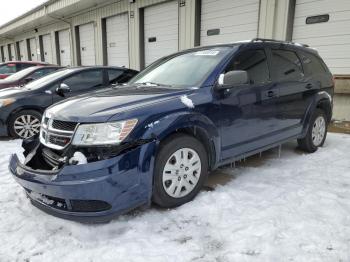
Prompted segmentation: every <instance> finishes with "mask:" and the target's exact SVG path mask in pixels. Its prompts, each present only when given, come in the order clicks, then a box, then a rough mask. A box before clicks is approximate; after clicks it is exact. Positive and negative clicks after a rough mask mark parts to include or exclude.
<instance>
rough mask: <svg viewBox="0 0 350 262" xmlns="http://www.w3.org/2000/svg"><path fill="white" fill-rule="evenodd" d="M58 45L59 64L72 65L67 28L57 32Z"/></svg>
mask: <svg viewBox="0 0 350 262" xmlns="http://www.w3.org/2000/svg"><path fill="white" fill-rule="evenodd" d="M58 45H59V52H60V61H61V66H70V65H72V58H71V51H70V50H71V46H70V35H69V30H62V31H59V32H58Z"/></svg>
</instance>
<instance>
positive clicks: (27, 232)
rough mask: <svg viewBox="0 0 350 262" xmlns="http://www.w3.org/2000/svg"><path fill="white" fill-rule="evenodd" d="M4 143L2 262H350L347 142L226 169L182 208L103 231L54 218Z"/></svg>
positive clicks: (0, 154)
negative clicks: (17, 174) (37, 201)
mask: <svg viewBox="0 0 350 262" xmlns="http://www.w3.org/2000/svg"><path fill="white" fill-rule="evenodd" d="M19 145H20V143H19V142H17V141H12V142H0V146H1V149H2V150H0V187H1V189H0V261H1V262H7V261H31V262H35V261H57V258H59V260H61V261H72V262H73V261H74V262H75V261H84V262H85V261H135V262H138V261H151V262H152V261H159V262H164V261H167V262H168V261H169V262H173V261H174V262H175V261H176V262H177V261H179V262H186V261H200V262H202V261H208V262H209V261H210V262H211V261H223V262H224V261H350V254H349V246H350V158H349V155H350V136H349V135H338V134H329V136H328V138H327V141H326V144H325V147H324V148H322V149H321V150H319V151H317V152H316V153H314V154H303V153H301V152H299V151H297V150H295V144H294V143H292V144H288V145H286V146H284V150H283V151H282V156H281V158H279V159H278V158H277V152H276V151H274V152H272V153H273V154H272V156H273V158H272V159H271V158H269V159H267V158H266V155H268V154H267V153H264V154H263V157H264V158H263V159H262V160H261V161H260V163H259V164H258V165H253V166H252V165H249V161H248V163H246V164H245V165H243V166H241V167H239V168H236V169H225V170H220V171H218V172H216V173H222V172H224V173H226V174H228V175H230V176H231V177H232V179H231V180H230V182H228V183H227V184H226V185H224V186H218V187H217V188H216V189H215V190H214V191H210V192H205V191H203V192H201V193H200V194H199V196H198V197H197V198H196V199H195V200H194V201H192V202H191V203H188V204H186V205H184V206H182V207H179V208H176V209H172V210H161V209H158V208H156V207H153V208H151V209H149V210H146V211H137V212H133V213H132V214H128V215H125V216H121V217H119V218H118V219H116V220H114V221H112V222H110V223H108V224H103V225H85V224H79V223H75V222H70V221H66V220H61V219H58V218H55V217H52V216H50V215H47V214H45V213H43V212H41V211H40V210H38V209H36V208H35V207H33V206H31V205H30V204H29V201H28V199H26V197H25V195H24V192H23V191H22V189H21V188H20V186H19V185H17V184H16V183H15V182H14V180H13V179H12V177H11V176H10V174H9V172H8V170H7V162H8V161H7V160H8V157H9V155H10V154H11V153H13V152H19V151H21V150H20V147H19Z"/></svg>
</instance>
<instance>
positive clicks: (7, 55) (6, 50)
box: [3, 45, 10, 62]
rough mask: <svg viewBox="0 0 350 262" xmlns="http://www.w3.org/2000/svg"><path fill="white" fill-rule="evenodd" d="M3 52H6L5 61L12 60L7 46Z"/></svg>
mask: <svg viewBox="0 0 350 262" xmlns="http://www.w3.org/2000/svg"><path fill="white" fill-rule="evenodd" d="M3 50H4V61H5V62H7V61H9V60H10V58H9V57H10V56H9V49H8V47H7V45H4V46H3Z"/></svg>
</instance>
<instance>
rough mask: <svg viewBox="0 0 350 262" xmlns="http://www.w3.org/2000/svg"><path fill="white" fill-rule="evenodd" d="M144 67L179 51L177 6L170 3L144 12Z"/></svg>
mask: <svg viewBox="0 0 350 262" xmlns="http://www.w3.org/2000/svg"><path fill="white" fill-rule="evenodd" d="M144 30H145V34H144V37H145V40H144V44H145V65H146V66H147V65H149V64H151V63H152V62H154V61H155V60H157V59H158V58H161V57H163V56H166V55H169V54H171V53H175V52H177V51H178V50H179V6H178V2H177V1H170V2H166V3H163V4H158V5H154V6H150V7H146V8H145V10H144Z"/></svg>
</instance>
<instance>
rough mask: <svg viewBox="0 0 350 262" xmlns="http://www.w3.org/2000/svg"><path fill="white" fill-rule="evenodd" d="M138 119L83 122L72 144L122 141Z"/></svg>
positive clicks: (103, 143)
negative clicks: (96, 122)
mask: <svg viewBox="0 0 350 262" xmlns="http://www.w3.org/2000/svg"><path fill="white" fill-rule="evenodd" d="M136 124H137V119H131V120H126V121H119V122H108V123H101V124H82V125H80V126H79V127H78V129H77V131H76V132H75V135H74V137H73V141H72V144H73V145H79V146H87V145H110V144H119V143H120V142H122V141H123V140H124V139H125V138H126V137H127V136H128V135H129V134H130V133H131V131H132V130H133V129H134V127H135V126H136Z"/></svg>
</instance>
